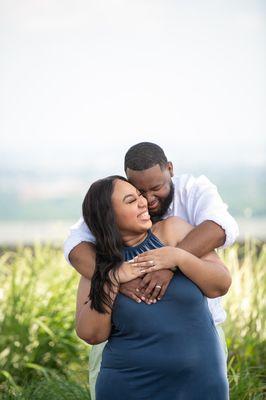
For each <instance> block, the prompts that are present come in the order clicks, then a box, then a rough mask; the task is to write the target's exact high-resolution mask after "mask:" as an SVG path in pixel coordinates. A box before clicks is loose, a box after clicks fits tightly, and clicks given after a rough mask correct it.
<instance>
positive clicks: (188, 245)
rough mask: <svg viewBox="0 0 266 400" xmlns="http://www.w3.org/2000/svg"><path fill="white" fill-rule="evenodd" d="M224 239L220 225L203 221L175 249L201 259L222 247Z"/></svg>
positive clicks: (223, 232)
mask: <svg viewBox="0 0 266 400" xmlns="http://www.w3.org/2000/svg"><path fill="white" fill-rule="evenodd" d="M225 239H226V235H225V231H224V229H223V228H222V227H221V226H220V225H218V224H216V223H215V222H213V221H204V222H202V223H201V224H200V225H198V226H196V227H195V228H194V229H193V230H192V231H190V232H189V233H188V234H187V235H186V236H185V237H184V239H183V240H182V241H181V242H180V243H179V244H178V246H177V247H179V248H180V249H183V250H186V251H188V252H189V253H191V254H193V255H194V256H196V257H199V258H201V257H203V256H204V255H205V254H208V253H210V252H211V251H213V250H214V249H216V248H218V247H221V246H223V244H224V242H225Z"/></svg>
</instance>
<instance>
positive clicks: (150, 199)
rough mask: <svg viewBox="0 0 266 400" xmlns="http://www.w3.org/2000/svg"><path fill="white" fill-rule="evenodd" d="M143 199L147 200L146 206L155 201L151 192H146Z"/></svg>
mask: <svg viewBox="0 0 266 400" xmlns="http://www.w3.org/2000/svg"><path fill="white" fill-rule="evenodd" d="M145 197H146V199H147V202H148V204H151V203H152V202H153V201H154V200H155V197H154V195H153V193H152V192H147V193H146V196H145Z"/></svg>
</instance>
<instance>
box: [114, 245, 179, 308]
mask: <svg viewBox="0 0 266 400" xmlns="http://www.w3.org/2000/svg"><path fill="white" fill-rule="evenodd" d="M177 256H178V249H177V248H174V247H170V246H166V247H162V248H160V249H154V250H149V251H147V252H145V253H142V254H140V255H138V256H136V257H135V258H134V259H133V260H131V261H130V262H125V263H123V264H122V265H121V267H120V268H119V275H120V279H119V281H120V292H121V293H123V294H124V295H126V296H128V297H130V298H132V299H133V300H135V301H137V302H141V300H142V301H145V302H146V303H147V304H151V303H155V302H156V299H158V300H160V299H161V298H162V296H163V295H164V293H165V292H166V289H167V287H168V285H169V283H170V281H171V279H172V277H173V272H172V271H171V270H170V269H171V268H173V267H175V266H176V265H177Z"/></svg>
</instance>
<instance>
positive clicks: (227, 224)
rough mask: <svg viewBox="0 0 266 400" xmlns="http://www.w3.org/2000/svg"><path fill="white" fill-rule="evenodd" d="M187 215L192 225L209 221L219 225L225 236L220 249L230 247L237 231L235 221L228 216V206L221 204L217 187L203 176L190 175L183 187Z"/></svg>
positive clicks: (237, 233)
mask: <svg viewBox="0 0 266 400" xmlns="http://www.w3.org/2000/svg"><path fill="white" fill-rule="evenodd" d="M185 193H186V203H187V213H188V217H189V220H190V222H191V223H192V224H193V225H199V224H201V223H202V222H203V221H207V220H211V221H214V222H215V223H217V224H218V225H220V226H221V227H222V228H223V229H224V231H225V234H226V240H225V243H224V244H223V246H222V248H226V247H228V246H231V245H232V244H233V243H234V242H235V240H236V238H237V236H238V235H239V229H238V225H237V222H236V221H235V219H234V218H233V217H232V216H231V215H230V214H229V212H228V206H227V204H226V203H224V202H223V200H222V198H221V196H220V195H219V193H218V191H217V187H216V186H215V185H214V184H213V183H212V182H210V180H209V179H208V178H207V177H206V176H205V175H200V176H199V177H197V178H195V177H193V176H192V175H190V176H189V179H188V180H187V182H186V186H185Z"/></svg>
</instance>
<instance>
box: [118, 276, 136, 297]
mask: <svg viewBox="0 0 266 400" xmlns="http://www.w3.org/2000/svg"><path fill="white" fill-rule="evenodd" d="M141 282H142V279H141V278H136V279H133V280H132V281H130V282H126V283H122V284H121V285H120V288H119V292H120V293H123V294H124V295H125V296H127V297H129V298H130V299H132V300H135V301H136V302H137V303H141V296H142V295H141V293H140V291H137V289H138V288H139V285H140V284H141Z"/></svg>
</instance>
